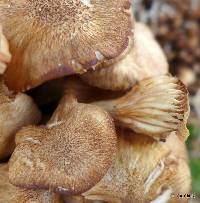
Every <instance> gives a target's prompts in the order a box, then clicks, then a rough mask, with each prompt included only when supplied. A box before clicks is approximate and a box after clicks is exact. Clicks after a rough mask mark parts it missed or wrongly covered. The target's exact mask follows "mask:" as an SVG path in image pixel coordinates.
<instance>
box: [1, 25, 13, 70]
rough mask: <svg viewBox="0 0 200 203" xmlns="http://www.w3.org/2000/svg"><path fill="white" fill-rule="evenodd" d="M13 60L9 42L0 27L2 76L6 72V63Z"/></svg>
mask: <svg viewBox="0 0 200 203" xmlns="http://www.w3.org/2000/svg"><path fill="white" fill-rule="evenodd" d="M10 59H11V55H10V52H9V47H8V42H7V40H6V38H5V36H4V35H3V31H2V26H1V25H0V74H2V73H4V71H5V70H6V63H8V62H9V61H10Z"/></svg>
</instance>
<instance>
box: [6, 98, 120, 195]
mask: <svg viewBox="0 0 200 203" xmlns="http://www.w3.org/2000/svg"><path fill="white" fill-rule="evenodd" d="M16 145H17V147H16V149H15V151H14V153H13V154H12V157H11V159H10V162H9V164H10V168H9V178H10V181H11V183H12V184H14V185H16V186H20V187H25V188H31V189H34V188H39V189H49V190H53V191H55V192H58V193H65V194H67V195H74V194H81V193H82V192H85V191H87V190H89V189H90V188H91V187H93V186H94V185H95V184H96V183H97V182H99V181H100V180H101V178H102V177H103V176H104V175H105V174H106V172H107V170H108V169H109V167H110V165H111V163H112V162H113V160H114V159H115V154H116V151H117V150H116V149H117V137H116V132H115V127H114V125H113V121H112V119H111V117H110V116H109V115H108V113H106V112H105V111H103V110H101V108H99V107H96V106H94V105H90V104H81V103H78V102H77V100H76V98H75V97H74V96H73V95H71V94H69V95H65V96H64V97H63V98H62V100H61V101H60V104H59V106H58V107H57V109H56V111H55V112H54V114H53V115H52V117H51V119H50V121H49V122H48V123H47V125H46V126H40V127H36V126H30V127H26V128H23V129H22V130H21V131H19V132H18V133H17V135H16Z"/></svg>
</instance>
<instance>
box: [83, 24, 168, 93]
mask: <svg viewBox="0 0 200 203" xmlns="http://www.w3.org/2000/svg"><path fill="white" fill-rule="evenodd" d="M166 73H168V63H167V59H166V56H165V55H164V52H163V50H162V49H161V47H160V45H159V44H158V42H157V41H156V39H155V38H154V36H153V33H152V32H151V30H150V29H149V28H148V27H147V26H146V25H144V24H142V23H136V24H135V27H134V44H133V46H132V47H131V50H130V52H129V53H128V54H127V55H126V56H125V57H124V58H123V59H122V60H120V61H118V62H116V63H114V64H112V65H110V66H109V67H106V66H104V67H102V68H100V69H97V70H90V71H88V72H87V73H85V74H83V75H81V78H82V79H83V80H84V82H86V83H88V84H90V85H92V86H95V87H99V88H103V89H108V90H115V91H116V90H126V89H129V88H131V87H132V86H133V85H134V84H135V83H136V82H138V81H141V80H143V79H146V78H150V77H153V76H158V75H163V74H166Z"/></svg>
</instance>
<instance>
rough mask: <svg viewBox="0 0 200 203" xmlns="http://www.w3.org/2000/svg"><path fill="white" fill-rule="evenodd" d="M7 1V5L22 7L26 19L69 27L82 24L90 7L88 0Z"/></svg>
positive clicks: (87, 15) (88, 14) (89, 14)
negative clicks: (8, 3)
mask: <svg viewBox="0 0 200 203" xmlns="http://www.w3.org/2000/svg"><path fill="white" fill-rule="evenodd" d="M9 2H10V6H9V7H12V6H13V7H14V8H17V9H20V10H21V9H22V10H21V11H22V12H24V13H26V14H25V15H26V16H27V17H28V20H31V21H32V20H35V21H36V22H37V23H41V24H44V25H51V26H56V27H58V26H67V27H68V28H69V27H73V26H75V25H77V24H78V25H80V24H83V23H84V22H87V21H88V19H89V18H90V16H91V9H92V6H90V5H91V4H90V1H89V0H87V1H86V0H23V1H19V0H17V1H16V0H15V1H14V0H11V1H9ZM11 9H12V8H11Z"/></svg>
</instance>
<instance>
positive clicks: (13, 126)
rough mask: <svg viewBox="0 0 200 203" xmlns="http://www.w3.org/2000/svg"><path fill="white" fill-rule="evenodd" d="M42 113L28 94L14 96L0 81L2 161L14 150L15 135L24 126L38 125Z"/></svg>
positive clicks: (0, 144)
mask: <svg viewBox="0 0 200 203" xmlns="http://www.w3.org/2000/svg"><path fill="white" fill-rule="evenodd" d="M40 119H41V113H40V111H39V109H38V107H37V106H36V104H35V103H34V101H33V100H32V98H31V97H30V96H28V95H26V94H23V93H18V94H16V95H15V94H12V93H11V92H10V91H9V90H8V89H7V87H6V86H5V85H4V84H3V81H2V80H0V159H3V158H7V157H8V156H10V155H11V153H12V152H13V150H14V146H15V143H14V139H15V138H14V135H15V133H16V132H17V131H18V130H19V129H20V128H22V127H23V126H26V125H30V124H36V123H38V122H39V121H40Z"/></svg>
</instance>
